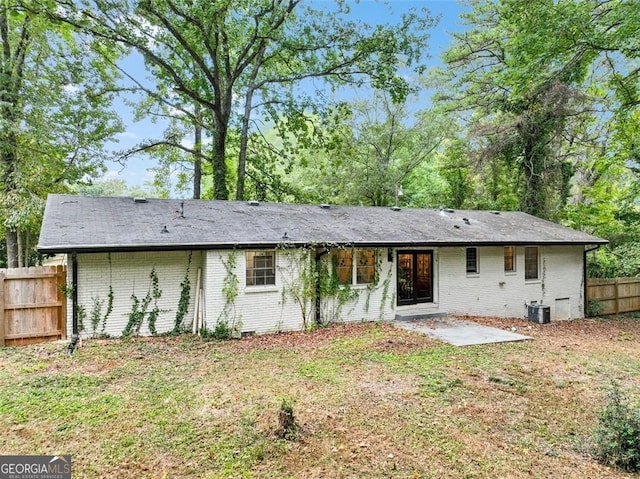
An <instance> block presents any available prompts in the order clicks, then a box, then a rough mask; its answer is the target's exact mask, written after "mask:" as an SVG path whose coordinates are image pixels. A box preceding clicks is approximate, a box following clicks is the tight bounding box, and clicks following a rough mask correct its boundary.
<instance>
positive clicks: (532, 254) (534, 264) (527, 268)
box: [524, 246, 539, 280]
mask: <svg viewBox="0 0 640 479" xmlns="http://www.w3.org/2000/svg"><path fill="white" fill-rule="evenodd" d="M538 256H539V255H538V247H537V246H527V247H526V248H525V249H524V279H525V280H527V279H538V278H539V276H538V264H539V258H538Z"/></svg>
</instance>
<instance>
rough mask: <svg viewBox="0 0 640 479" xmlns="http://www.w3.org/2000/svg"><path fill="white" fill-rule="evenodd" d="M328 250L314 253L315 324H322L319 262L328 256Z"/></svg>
mask: <svg viewBox="0 0 640 479" xmlns="http://www.w3.org/2000/svg"><path fill="white" fill-rule="evenodd" d="M328 253H329V250H328V249H324V250H322V251H319V252H316V318H315V320H316V324H322V318H321V316H320V311H321V310H322V304H321V303H322V301H321V300H322V298H321V297H320V295H321V293H322V287H321V284H320V282H321V278H320V260H321V259H322V257H323V256H324V255H325V254H328Z"/></svg>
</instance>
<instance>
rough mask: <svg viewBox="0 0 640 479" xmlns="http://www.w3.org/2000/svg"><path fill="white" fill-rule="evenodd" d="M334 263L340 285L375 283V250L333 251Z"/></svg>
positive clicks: (350, 249) (349, 249)
mask: <svg viewBox="0 0 640 479" xmlns="http://www.w3.org/2000/svg"><path fill="white" fill-rule="evenodd" d="M332 262H333V268H334V274H335V276H336V278H337V279H338V283H339V284H342V285H352V284H369V283H373V282H374V281H375V273H376V251H375V250H374V249H355V250H354V249H352V248H346V249H336V250H334V251H333V256H332ZM354 279H355V282H354Z"/></svg>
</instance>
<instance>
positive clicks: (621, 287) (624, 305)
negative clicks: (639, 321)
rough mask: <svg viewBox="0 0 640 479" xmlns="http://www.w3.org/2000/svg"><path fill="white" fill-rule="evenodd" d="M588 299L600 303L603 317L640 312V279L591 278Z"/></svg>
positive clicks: (588, 284)
mask: <svg viewBox="0 0 640 479" xmlns="http://www.w3.org/2000/svg"><path fill="white" fill-rule="evenodd" d="M587 298H588V300H589V301H598V302H599V303H600V306H601V307H602V310H601V311H600V313H599V314H600V315H603V316H604V315H608V314H620V313H631V312H634V311H640V278H589V279H588V280H587Z"/></svg>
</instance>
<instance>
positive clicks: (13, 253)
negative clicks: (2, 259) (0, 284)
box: [7, 229, 18, 268]
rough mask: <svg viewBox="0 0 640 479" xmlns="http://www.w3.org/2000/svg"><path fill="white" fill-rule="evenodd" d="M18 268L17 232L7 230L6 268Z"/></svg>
mask: <svg viewBox="0 0 640 479" xmlns="http://www.w3.org/2000/svg"><path fill="white" fill-rule="evenodd" d="M17 267H18V232H17V231H16V230H12V229H7V268H17Z"/></svg>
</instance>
